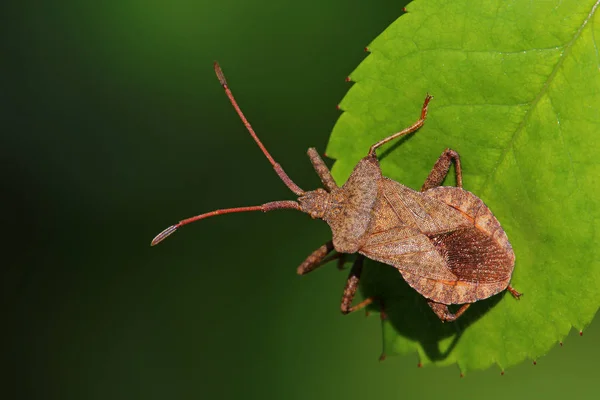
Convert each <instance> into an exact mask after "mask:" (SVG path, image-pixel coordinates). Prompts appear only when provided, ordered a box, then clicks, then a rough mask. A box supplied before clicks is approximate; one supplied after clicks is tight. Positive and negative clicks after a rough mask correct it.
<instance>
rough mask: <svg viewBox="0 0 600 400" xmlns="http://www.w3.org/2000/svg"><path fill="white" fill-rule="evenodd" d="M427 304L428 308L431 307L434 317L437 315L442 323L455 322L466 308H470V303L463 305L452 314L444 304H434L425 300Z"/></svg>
mask: <svg viewBox="0 0 600 400" xmlns="http://www.w3.org/2000/svg"><path fill="white" fill-rule="evenodd" d="M427 304H429V307H431V309H432V310H433V312H434V313H435V315H437V316H438V318H439V319H441V320H442V322H452V321H455V320H456V319H457V318H458V317H460V316H461V315H463V313H464V312H465V311H467V308H469V307H470V306H471V304H470V303H468V304H463V305H462V307H461V308H459V309H458V311H457V312H456V313H454V314H453V313H451V312H450V310H449V309H448V306H447V305H446V304H442V303H436V302H435V301H431V300H427Z"/></svg>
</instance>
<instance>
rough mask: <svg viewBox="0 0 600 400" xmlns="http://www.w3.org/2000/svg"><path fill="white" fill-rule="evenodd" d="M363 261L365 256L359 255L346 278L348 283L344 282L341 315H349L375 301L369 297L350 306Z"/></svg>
mask: <svg viewBox="0 0 600 400" xmlns="http://www.w3.org/2000/svg"><path fill="white" fill-rule="evenodd" d="M364 260H365V256H363V255H360V254H359V255H358V256H357V257H356V261H354V264H353V265H352V269H351V270H350V275H349V276H348V281H347V282H346V287H345V288H344V294H343V295H342V304H341V307H340V308H341V310H342V314H350V313H351V312H353V311H357V310H360V309H362V308H364V307H366V306H368V305H369V304H371V303H373V301H374V300H375V299H374V298H373V297H369V298H367V299H365V300H363V301H361V302H360V303H358V304H357V305H355V306H353V305H352V300H354V295H355V294H356V290H357V289H358V283H359V282H360V274H361V273H362V268H363V262H364Z"/></svg>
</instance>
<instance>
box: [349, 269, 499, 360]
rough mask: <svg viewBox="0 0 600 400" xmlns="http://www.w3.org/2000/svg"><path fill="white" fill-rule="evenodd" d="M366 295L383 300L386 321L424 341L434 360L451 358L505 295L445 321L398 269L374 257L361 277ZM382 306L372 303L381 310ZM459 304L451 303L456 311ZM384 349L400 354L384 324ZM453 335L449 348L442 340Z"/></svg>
mask: <svg viewBox="0 0 600 400" xmlns="http://www.w3.org/2000/svg"><path fill="white" fill-rule="evenodd" d="M361 292H362V294H363V296H365V297H369V296H375V297H377V298H379V299H381V300H382V301H383V305H384V310H385V314H386V315H387V320H386V321H384V325H385V324H386V323H389V324H391V327H392V328H393V330H394V331H395V332H394V333H395V334H397V335H400V336H403V337H405V338H407V339H409V340H412V341H417V342H419V343H420V344H421V346H422V348H423V350H424V351H425V353H426V355H427V357H428V358H429V359H430V360H433V361H435V360H443V359H444V358H446V357H448V355H450V353H451V352H452V350H453V349H454V347H455V346H456V345H457V344H458V342H459V341H460V338H461V336H462V334H463V332H464V331H465V330H466V329H467V328H468V327H469V326H470V325H471V324H473V323H474V322H476V321H477V320H478V319H479V318H481V317H482V316H483V315H484V314H485V313H486V312H488V311H489V310H490V309H491V308H492V307H494V306H495V305H496V304H497V303H498V302H499V301H500V300H501V299H502V297H503V295H504V294H503V293H502V294H499V295H496V296H492V297H491V298H489V299H486V300H482V301H478V302H476V303H473V304H472V305H471V307H470V308H469V309H468V310H467V311H466V312H465V313H464V314H463V315H462V316H461V317H460V318H458V319H457V320H456V321H454V322H446V323H442V322H441V321H440V320H439V318H438V317H437V316H436V315H435V314H434V313H433V311H432V310H431V308H430V307H429V305H428V304H427V301H426V299H425V298H424V297H423V296H421V295H420V294H419V293H417V292H416V291H415V290H414V289H413V288H411V287H410V286H409V285H408V284H407V283H406V282H405V281H404V279H403V278H402V275H401V274H400V273H399V272H398V270H397V269H395V268H393V267H391V266H389V265H384V264H379V263H376V262H374V261H371V260H366V264H365V268H364V270H363V274H362V279H361ZM379 307H380V306H379V305H378V304H375V305H373V306H372V308H371V309H372V310H373V311H379ZM457 309H458V306H451V307H450V310H451V311H453V312H454V311H456V310H457ZM383 331H384V334H383V340H384V343H383V350H384V353H385V354H387V355H392V354H398V353H399V351H398V349H395V348H394V337H390V334H389V330H387V332H388V333H387V334H386V329H385V327H384V330H383ZM450 337H451V338H453V339H452V342H451V343H450V345H449V346H447V347H446V348H445V349H442V348H441V343H440V342H441V341H442V340H444V339H446V338H450Z"/></svg>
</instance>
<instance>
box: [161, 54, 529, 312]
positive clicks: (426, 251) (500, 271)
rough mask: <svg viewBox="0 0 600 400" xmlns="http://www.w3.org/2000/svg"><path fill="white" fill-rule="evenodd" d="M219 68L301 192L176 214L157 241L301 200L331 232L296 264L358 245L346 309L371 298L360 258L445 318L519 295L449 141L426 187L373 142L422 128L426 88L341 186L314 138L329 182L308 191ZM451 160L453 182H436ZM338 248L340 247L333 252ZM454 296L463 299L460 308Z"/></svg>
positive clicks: (496, 229)
mask: <svg viewBox="0 0 600 400" xmlns="http://www.w3.org/2000/svg"><path fill="white" fill-rule="evenodd" d="M214 67H215V72H216V74H217V76H218V78H219V81H220V82H221V85H222V86H223V88H224V89H225V92H226V93H227V96H228V97H229V99H230V101H231V103H232V104H233V106H234V108H235V109H236V111H237V113H238V115H239V116H240V118H241V119H242V122H243V123H244V125H245V126H246V128H247V129H248V131H249V132H250V134H251V135H252V137H253V138H254V140H255V141H256V143H257V144H258V146H259V147H260V148H261V150H262V151H263V153H264V154H265V156H266V157H267V159H268V160H269V162H271V164H272V165H273V168H274V169H275V172H276V173H277V175H278V176H279V177H280V178H281V180H282V181H283V182H284V183H285V184H286V185H287V186H288V188H290V190H292V192H294V193H295V194H296V195H298V196H299V197H298V201H297V202H296V201H274V202H270V203H266V204H263V205H260V206H251V207H240V208H230V209H223V210H216V211H212V212H209V213H206V214H202V215H198V216H196V217H192V218H188V219H186V220H183V221H180V222H179V223H178V224H175V225H172V226H170V227H169V228H167V229H165V230H164V231H163V232H161V233H160V234H159V235H158V236H156V237H155V238H154V240H153V241H152V245H155V244H157V243H159V242H161V241H162V240H164V239H165V238H166V237H167V236H169V235H171V234H172V233H173V232H175V230H177V229H178V228H180V227H181V226H183V225H186V224H188V223H191V222H194V221H197V220H200V219H204V218H207V217H211V216H215V215H221V214H227V213H234V212H245V211H263V212H267V211H272V210H277V209H296V210H300V211H302V212H305V213H307V214H309V215H310V216H311V217H312V218H319V219H322V220H324V221H325V222H327V223H328V224H329V226H330V228H331V231H332V234H333V238H332V240H331V241H329V242H327V243H326V244H324V245H323V246H321V247H320V248H318V249H317V250H315V251H314V252H313V253H312V254H311V255H310V256H309V257H308V258H307V259H306V260H305V261H304V262H303V263H302V264H301V265H300V266H299V267H298V274H301V275H303V274H306V273H308V272H310V271H313V270H314V269H315V268H317V267H319V266H321V265H323V264H324V263H326V262H328V261H330V260H332V259H334V258H340V259H341V257H342V256H343V254H346V253H358V254H359V255H358V257H357V258H356V261H355V262H354V264H353V266H352V269H351V270H350V275H349V277H348V280H347V283H346V287H345V289H344V293H343V296H342V303H341V310H342V312H343V313H345V314H347V313H350V312H352V311H356V310H358V309H361V308H363V307H365V306H366V305H368V304H370V303H371V302H373V298H368V299H366V300H364V301H363V302H361V303H359V304H357V305H354V306H353V305H352V300H353V298H354V295H355V293H356V290H357V289H358V283H359V280H360V275H361V272H362V267H363V262H364V258H365V257H367V258H370V259H372V260H376V261H379V262H382V263H385V264H388V265H391V266H393V267H395V268H397V269H398V271H399V272H400V273H401V274H402V277H403V278H404V279H405V280H406V281H407V282H408V284H409V285H410V286H411V287H412V288H414V289H415V290H416V291H417V292H418V293H420V294H421V295H423V296H424V297H425V298H426V299H427V301H428V304H429V305H430V306H431V308H432V309H433V311H434V312H435V313H436V315H437V316H438V317H439V318H440V319H441V320H442V321H453V320H455V319H456V318H458V317H459V316H460V315H462V313H463V312H464V311H465V310H466V309H467V308H468V307H469V306H470V304H471V303H474V302H476V301H478V300H482V299H485V298H488V297H490V296H492V295H494V294H497V293H499V292H501V291H503V290H505V289H506V290H508V291H510V293H511V294H513V296H515V297H517V298H518V297H519V296H520V293H518V292H517V291H516V290H515V289H513V288H512V287H511V286H510V285H509V283H510V278H511V275H512V271H513V269H514V261H515V256H514V252H513V250H512V247H511V245H510V243H509V241H508V238H507V237H506V234H505V233H504V230H503V229H502V228H501V226H500V223H499V222H498V220H497V219H496V218H495V217H494V215H493V214H492V212H491V211H490V210H489V209H488V207H487V206H486V205H485V204H484V203H483V201H482V200H481V199H479V198H478V197H477V196H475V195H474V194H472V193H470V192H468V191H466V190H464V189H463V188H462V170H461V165H460V157H459V155H458V154H457V153H456V152H455V151H453V150H450V149H446V150H445V151H444V152H443V153H442V155H441V156H440V158H439V159H438V160H437V162H436V163H435V165H434V167H433V169H432V171H431V173H430V174H429V176H428V177H427V179H426V180H425V183H424V184H423V186H422V188H421V191H420V192H417V191H414V190H412V189H410V188H408V187H406V186H403V185H401V184H399V183H398V182H395V181H393V180H391V179H388V178H385V177H384V176H382V174H381V169H380V167H379V161H378V159H377V155H376V150H377V148H379V147H380V146H382V145H383V144H385V143H388V142H390V141H392V140H394V139H396V138H399V137H401V136H404V135H407V134H410V133H412V132H415V131H416V130H418V129H419V128H420V127H421V126H422V125H423V123H424V121H425V118H426V116H427V107H428V104H429V101H430V100H431V96H429V95H427V97H426V98H425V102H424V104H423V107H422V109H421V116H420V118H419V120H418V121H417V122H415V123H414V124H413V125H411V126H410V127H408V128H406V129H404V130H402V131H400V132H398V133H395V134H393V135H391V136H389V137H387V138H385V139H383V140H381V141H379V142H377V143H375V144H374V145H373V146H371V148H370V149H369V152H368V154H367V156H366V157H365V158H363V159H362V160H361V161H360V162H359V163H358V164H357V166H356V167H355V168H354V171H353V172H352V174H351V175H350V177H349V178H348V180H347V181H346V183H345V184H344V185H343V186H341V187H339V186H338V185H337V184H336V182H335V180H334V179H333V177H332V175H331V172H330V171H329V169H328V168H327V166H326V165H325V163H324V162H323V160H322V159H321V157H320V156H319V154H318V153H317V151H316V150H315V149H314V148H310V149H309V150H308V156H309V158H310V160H311V163H312V164H313V167H314V168H315V171H316V172H317V174H318V175H319V177H320V178H321V182H322V183H323V186H324V187H325V189H316V190H313V191H308V192H305V191H304V190H302V189H300V187H298V186H297V185H296V184H295V183H294V182H293V181H292V180H291V179H290V178H289V177H288V176H287V174H286V173H285V172H284V170H283V169H282V168H281V166H280V165H279V164H278V163H276V162H275V160H274V159H273V158H272V157H271V155H270V154H269V152H268V151H267V150H266V148H265V147H264V146H263V144H262V142H261V141H260V140H259V139H258V137H257V136H256V134H255V132H254V130H253V129H252V127H251V126H250V123H249V122H248V121H247V120H246V118H245V117H244V115H243V113H242V111H241V110H240V108H239V106H238V105H237V102H236V101H235V99H234V97H233V95H232V93H231V90H230V89H229V87H228V85H227V81H226V80H225V77H224V75H223V72H222V71H221V68H220V67H219V65H218V64H217V63H215V65H214ZM452 162H454V164H455V171H456V182H457V187H447V186H440V185H441V183H442V182H443V180H444V178H445V177H446V175H447V174H448V171H449V169H450V165H451V164H452ZM333 250H335V251H336V252H337V254H335V255H334V256H330V257H327V256H328V255H329V254H330V253H331V252H332V251H333ZM450 304H463V306H462V307H461V308H460V309H459V310H458V311H457V312H456V313H451V312H450V311H449V309H448V305H450Z"/></svg>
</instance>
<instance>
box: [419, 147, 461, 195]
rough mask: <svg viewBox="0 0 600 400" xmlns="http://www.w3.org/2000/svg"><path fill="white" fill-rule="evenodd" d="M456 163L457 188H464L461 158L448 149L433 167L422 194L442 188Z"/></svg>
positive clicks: (422, 188)
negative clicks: (435, 188) (451, 166)
mask: <svg viewBox="0 0 600 400" xmlns="http://www.w3.org/2000/svg"><path fill="white" fill-rule="evenodd" d="M452 161H454V169H455V171H456V186H458V187H459V188H462V168H461V167H460V156H459V155H458V153H457V152H455V151H454V150H452V149H446V150H444V152H443V153H442V155H441V156H440V158H438V160H437V161H436V162H435V164H434V165H433V169H432V170H431V172H430V173H429V176H428V177H427V179H426V180H425V183H424V184H423V186H422V187H421V192H424V191H426V190H427V189H431V188H433V187H436V186H440V185H441V184H442V182H443V181H444V179H445V178H446V176H447V175H448V171H449V170H450V165H451V164H452Z"/></svg>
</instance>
